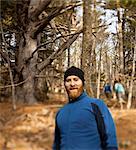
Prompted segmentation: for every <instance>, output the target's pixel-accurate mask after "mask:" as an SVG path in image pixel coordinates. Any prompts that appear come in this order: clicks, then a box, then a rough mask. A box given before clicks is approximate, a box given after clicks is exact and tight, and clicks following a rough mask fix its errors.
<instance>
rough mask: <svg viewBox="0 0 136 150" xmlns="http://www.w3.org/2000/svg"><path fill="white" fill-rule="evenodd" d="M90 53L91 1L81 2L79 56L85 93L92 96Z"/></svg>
mask: <svg viewBox="0 0 136 150" xmlns="http://www.w3.org/2000/svg"><path fill="white" fill-rule="evenodd" d="M91 53H92V8H91V0H88V1H86V0H83V44H82V54H81V68H82V69H83V71H84V72H85V80H86V84H85V86H86V91H87V93H88V94H89V95H90V96H92V93H93V92H92V89H91V71H90V69H91V68H90V63H91V62H90V60H91Z"/></svg>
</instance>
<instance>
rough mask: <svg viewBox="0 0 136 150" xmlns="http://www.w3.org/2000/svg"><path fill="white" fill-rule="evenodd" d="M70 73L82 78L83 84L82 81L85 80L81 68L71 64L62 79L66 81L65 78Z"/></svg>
mask: <svg viewBox="0 0 136 150" xmlns="http://www.w3.org/2000/svg"><path fill="white" fill-rule="evenodd" d="M71 75H75V76H78V77H79V78H80V79H81V80H82V82H83V85H84V81H85V79H84V72H83V71H82V70H81V69H79V68H77V67H75V66H72V67H70V68H69V69H67V70H66V72H65V73H64V81H66V78H67V77H68V76H71Z"/></svg>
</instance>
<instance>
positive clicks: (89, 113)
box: [53, 92, 118, 150]
mask: <svg viewBox="0 0 136 150" xmlns="http://www.w3.org/2000/svg"><path fill="white" fill-rule="evenodd" d="M91 103H95V104H97V106H98V107H99V109H100V111H101V113H102V116H103V119H104V123H105V129H106V135H107V141H106V143H107V145H106V147H105V148H104V150H117V149H118V146H117V139H116V130H115V125H114V122H113V119H112V116H111V114H110V112H109V110H108V108H107V106H106V105H105V104H104V102H103V101H102V100H98V99H95V98H90V97H88V96H87V94H86V93H85V92H83V93H82V94H81V96H80V97H79V98H78V99H77V100H75V101H72V102H69V103H68V104H66V105H65V106H64V107H63V108H61V109H60V110H59V111H58V113H57V115H56V127H55V138H54V144H53V150H103V149H102V147H101V139H100V135H99V132H98V128H97V122H96V119H95V115H94V112H93V109H92V105H91Z"/></svg>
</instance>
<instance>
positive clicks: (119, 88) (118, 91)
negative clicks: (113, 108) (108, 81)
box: [114, 79, 126, 109]
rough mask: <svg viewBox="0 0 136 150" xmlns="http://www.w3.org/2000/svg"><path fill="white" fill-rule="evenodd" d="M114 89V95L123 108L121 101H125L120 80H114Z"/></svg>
mask: <svg viewBox="0 0 136 150" xmlns="http://www.w3.org/2000/svg"><path fill="white" fill-rule="evenodd" d="M114 90H115V93H116V97H117V99H118V100H119V103H120V105H121V109H123V103H126V102H125V100H124V97H125V89H124V87H123V85H122V83H121V80H120V79H119V80H115V82H114Z"/></svg>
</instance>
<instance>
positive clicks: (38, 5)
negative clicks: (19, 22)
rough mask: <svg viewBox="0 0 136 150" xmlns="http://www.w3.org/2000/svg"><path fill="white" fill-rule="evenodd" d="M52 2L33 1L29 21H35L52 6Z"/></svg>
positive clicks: (43, 0)
mask: <svg viewBox="0 0 136 150" xmlns="http://www.w3.org/2000/svg"><path fill="white" fill-rule="evenodd" d="M50 2H51V0H31V2H30V7H31V8H30V11H29V19H31V20H33V21H35V20H37V18H38V16H39V15H40V14H41V12H42V11H43V10H45V9H46V7H47V6H48V5H49V4H50Z"/></svg>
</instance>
